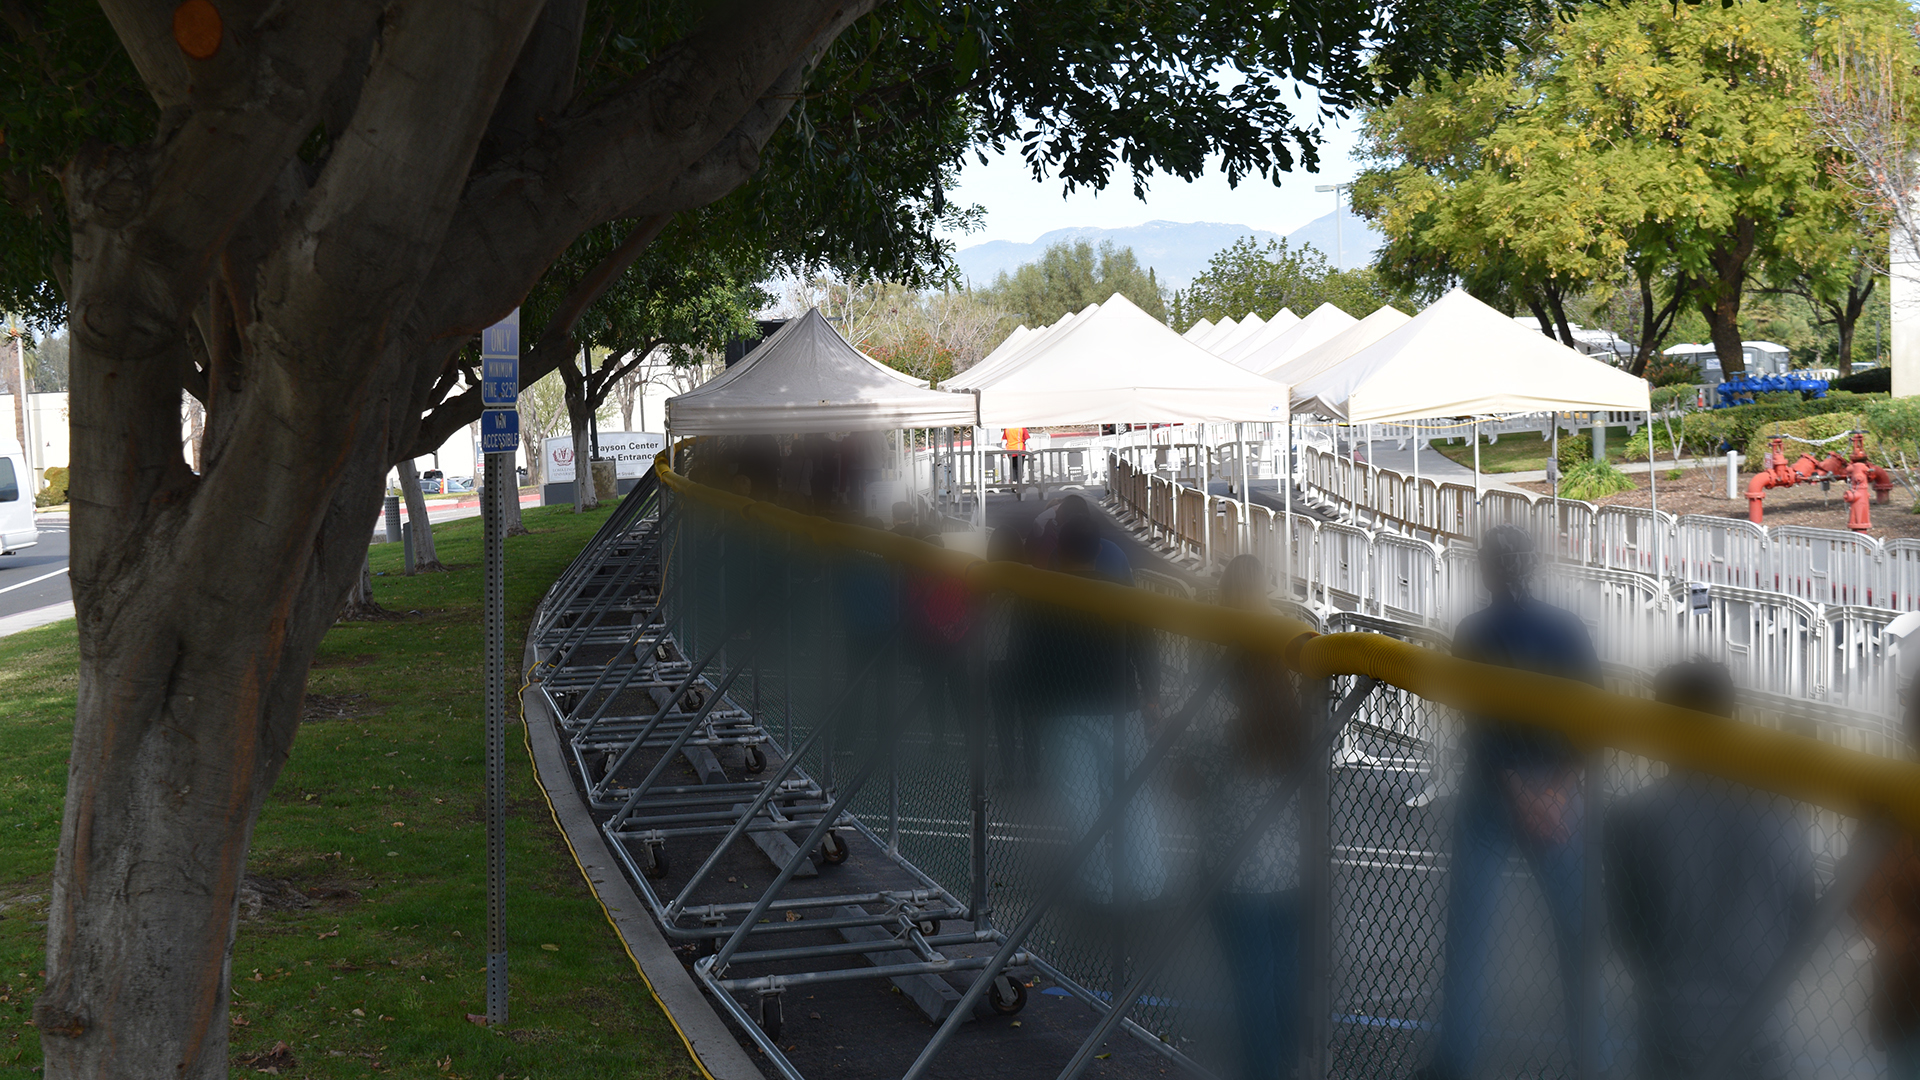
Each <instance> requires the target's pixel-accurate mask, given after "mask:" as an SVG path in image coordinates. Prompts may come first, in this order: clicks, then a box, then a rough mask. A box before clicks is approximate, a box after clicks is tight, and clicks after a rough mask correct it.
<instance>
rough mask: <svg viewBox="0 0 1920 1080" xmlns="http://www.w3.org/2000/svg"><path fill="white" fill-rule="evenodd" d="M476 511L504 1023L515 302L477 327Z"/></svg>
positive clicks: (493, 971)
mask: <svg viewBox="0 0 1920 1080" xmlns="http://www.w3.org/2000/svg"><path fill="white" fill-rule="evenodd" d="M480 374H481V381H480V400H481V404H483V405H484V406H485V407H486V411H485V412H484V413H483V414H482V415H481V419H480V451H481V453H482V455H483V456H484V459H485V477H484V479H483V481H482V482H483V483H484V484H485V485H486V487H485V490H484V492H483V493H482V505H481V508H480V510H481V514H482V516H483V525H482V531H483V534H484V546H485V549H486V550H485V560H484V561H485V563H486V595H485V601H486V650H487V656H486V681H487V686H486V699H487V796H486V803H487V1023H488V1024H504V1023H506V1022H507V693H508V688H509V686H510V685H511V684H509V683H508V682H507V557H506V535H507V504H506V501H505V500H507V499H509V498H513V499H517V498H519V497H520V488H519V485H518V484H516V483H514V481H513V476H514V470H513V452H514V448H515V447H517V446H519V444H520V414H519V413H518V412H516V411H515V410H514V404H515V402H516V400H517V399H518V398H519V396H520V309H519V308H515V309H514V310H513V314H511V315H509V316H507V317H506V318H504V319H502V320H500V321H499V322H497V323H494V324H493V325H492V326H489V327H487V328H486V329H485V330H483V331H481V333H480Z"/></svg>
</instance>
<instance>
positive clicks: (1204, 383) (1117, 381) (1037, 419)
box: [946, 293, 1288, 507]
mask: <svg viewBox="0 0 1920 1080" xmlns="http://www.w3.org/2000/svg"><path fill="white" fill-rule="evenodd" d="M984 367H985V365H984V364H981V365H976V366H975V367H973V368H970V369H968V370H967V371H963V372H961V373H960V374H958V375H956V376H954V377H953V378H951V379H949V380H947V383H946V385H947V386H948V387H950V388H953V389H957V390H971V391H974V392H976V394H977V395H978V396H979V399H980V422H981V423H983V424H989V425H992V426H994V427H1043V426H1048V425H1055V424H1130V423H1137V422H1143V421H1145V422H1156V421H1157V422H1167V423H1199V424H1207V423H1232V424H1236V425H1238V424H1242V423H1247V422H1253V423H1265V422H1269V421H1278V420H1284V419H1285V418H1286V416H1287V402H1288V396H1287V390H1286V387H1285V386H1283V385H1282V384H1279V383H1276V382H1273V381H1272V380H1270V379H1266V378H1263V377H1261V376H1259V375H1255V374H1253V373H1252V372H1249V371H1242V370H1241V369H1239V368H1237V367H1235V366H1233V365H1232V364H1230V363H1228V362H1226V361H1225V360H1222V359H1220V358H1219V357H1217V356H1215V355H1214V354H1212V353H1211V352H1208V351H1207V350H1206V349H1204V348H1202V347H1200V346H1199V345H1197V344H1195V343H1194V342H1192V341H1189V340H1187V339H1186V338H1183V337H1181V336H1180V334H1178V333H1177V332H1175V331H1174V330H1173V329H1172V328H1171V327H1169V326H1167V324H1165V323H1163V322H1161V321H1160V320H1158V319H1156V318H1154V317H1153V316H1151V315H1148V314H1147V313H1146V312H1144V311H1141V310H1140V309H1139V307H1137V306H1135V305H1134V304H1133V302H1132V301H1130V300H1128V299H1127V298H1126V297H1124V296H1122V295H1120V294H1119V293H1115V294H1114V295H1113V296H1112V297H1110V298H1109V299H1108V300H1107V301H1106V302H1105V303H1103V304H1100V305H1098V306H1097V307H1094V308H1090V309H1088V310H1086V311H1083V312H1081V313H1080V314H1079V315H1078V316H1077V317H1076V318H1075V319H1074V320H1073V321H1072V322H1071V323H1070V324H1067V325H1063V326H1060V327H1059V328H1058V329H1057V330H1056V331H1055V332H1054V333H1052V334H1050V335H1049V336H1048V337H1047V338H1046V340H1045V341H1044V342H1041V343H1038V344H1036V345H1034V346H1031V347H1030V348H1028V349H1027V350H1025V351H1023V352H1022V353H1021V354H1020V355H1019V356H1018V357H1017V358H1016V359H1015V360H1014V361H1013V362H1010V363H1005V364H1002V365H1000V366H998V367H997V368H996V369H994V370H990V371H983V370H982V368H984ZM979 444H980V442H979V440H978V439H976V440H975V445H976V446H978V445H979ZM1241 460H1242V462H1243V463H1244V461H1245V456H1244V454H1243V455H1242V458H1241ZM975 475H976V476H979V477H981V478H982V480H981V482H982V484H984V475H985V471H984V469H982V470H977V471H976V474H975ZM1241 499H1242V502H1244V501H1245V499H1246V491H1245V480H1244V477H1243V479H1242V483H1241ZM978 505H980V506H983V507H984V505H985V498H984V492H983V494H982V497H981V498H980V499H979V500H978Z"/></svg>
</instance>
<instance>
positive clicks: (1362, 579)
mask: <svg viewBox="0 0 1920 1080" xmlns="http://www.w3.org/2000/svg"><path fill="white" fill-rule="evenodd" d="M1317 533H1318V536H1317V542H1316V545H1315V552H1314V554H1315V558H1314V570H1315V573H1314V575H1313V583H1314V586H1315V587H1316V588H1317V590H1318V594H1317V596H1316V597H1315V599H1316V600H1317V601H1318V602H1319V603H1320V604H1321V605H1322V606H1324V607H1325V608H1328V609H1330V610H1335V611H1356V612H1361V613H1365V612H1366V610H1367V585H1368V579H1369V578H1370V577H1371V576H1372V570H1371V566H1372V559H1373V534H1371V533H1369V532H1367V530H1365V529H1361V528H1356V527H1355V526H1352V525H1338V524H1334V523H1332V522H1324V523H1322V524H1321V525H1320V527H1319V529H1318V530H1317Z"/></svg>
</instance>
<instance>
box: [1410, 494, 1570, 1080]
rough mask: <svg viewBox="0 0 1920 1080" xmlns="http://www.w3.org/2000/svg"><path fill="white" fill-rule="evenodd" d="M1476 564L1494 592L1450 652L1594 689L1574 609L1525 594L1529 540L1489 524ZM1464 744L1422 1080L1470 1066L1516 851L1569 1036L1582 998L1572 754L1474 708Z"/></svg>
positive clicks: (1463, 624) (1559, 742) (1438, 1079)
mask: <svg viewBox="0 0 1920 1080" xmlns="http://www.w3.org/2000/svg"><path fill="white" fill-rule="evenodd" d="M1479 561H1480V575H1481V579H1482V580H1483V581H1484V582H1485V584H1486V587H1487V592H1488V593H1489V594H1491V597H1492V599H1491V600H1490V601H1489V603H1488V604H1487V606H1486V607H1485V608H1482V609H1481V610H1479V611H1476V612H1474V613H1473V614H1471V615H1469V616H1467V617H1466V618H1465V619H1462V620H1461V621H1460V625H1459V627H1458V628H1457V629H1456V631H1455V632H1454V638H1453V652H1454V655H1455V656H1458V657H1461V658H1462V659H1466V660H1472V661H1476V662H1478V663H1483V664H1495V665H1498V666H1500V667H1509V668H1518V669H1520V670H1523V671H1530V672H1536V673H1539V674H1543V675H1554V676H1559V677H1562V678H1567V679H1577V680H1579V681H1581V682H1585V683H1590V684H1592V685H1595V686H1598V685H1599V684H1600V659H1599V656H1598V655H1597V654H1596V653H1595V652H1594V648H1593V640H1592V638H1591V637H1589V636H1588V634H1587V628H1586V626H1585V625H1584V624H1583V623H1581V621H1580V618H1579V616H1577V615H1575V614H1574V613H1573V612H1571V611H1567V610H1565V609H1564V608H1558V607H1554V606H1553V605H1551V604H1548V603H1545V602H1544V601H1541V600H1539V599H1537V598H1535V597H1534V596H1533V593H1532V590H1531V588H1530V584H1531V581H1532V578H1533V574H1534V569H1535V555H1534V545H1533V538H1532V537H1531V536H1530V535H1528V534H1527V532H1526V531H1525V530H1523V529H1520V528H1518V527H1516V526H1513V525H1497V526H1495V527H1494V528H1492V529H1489V530H1488V531H1487V533H1486V535H1485V536H1484V537H1483V538H1482V540H1481V543H1480V559H1479ZM1464 749H1465V751H1466V753H1465V758H1466V773H1465V775H1464V776H1463V777H1462V778H1461V783H1460V793H1459V795H1458V797H1457V801H1456V804H1455V807H1454V831H1453V858H1452V862H1451V863H1450V873H1449V880H1448V897H1447V943H1446V966H1445V969H1444V972H1443V974H1442V977H1441V1001H1440V1031H1439V1039H1438V1046H1437V1050H1436V1053H1435V1055H1434V1058H1433V1061H1432V1062H1431V1063H1430V1064H1429V1065H1428V1067H1427V1068H1426V1070H1425V1071H1424V1072H1423V1073H1422V1074H1421V1075H1422V1076H1423V1077H1424V1078H1426V1080H1456V1078H1457V1080H1464V1078H1466V1077H1468V1076H1471V1075H1472V1073H1473V1068H1474V1062H1475V1060H1476V1058H1477V1057H1478V1054H1479V1050H1480V1041H1481V1036H1482V1034H1483V1032H1484V1030H1485V1015H1484V1014H1485V1012H1486V1005H1487V996H1488V989H1489V985H1488V982H1489V980H1488V971H1487V969H1488V962H1489V960H1490V958H1491V954H1492V952H1493V946H1494V919H1495V913H1496V912H1497V911H1498V909H1499V906H1500V891H1501V882H1502V880H1503V878H1504V877H1505V874H1506V869H1507V861H1508V857H1509V855H1510V854H1511V853H1512V852H1513V851H1514V850H1516V849H1517V850H1518V851H1519V852H1520V854H1521V855H1522V856H1523V857H1524V858H1525V859H1526V862H1527V865H1528V867H1529V869H1530V870H1531V871H1532V873H1533V877H1534V880H1535V881H1537V882H1538V883H1539V885H1540V891H1541V893H1542V894H1543V895H1544V896H1545V898H1546V906H1547V910H1548V913H1549V917H1550V919H1551V921H1552V924H1553V937H1554V944H1555V946H1556V952H1557V953H1558V955H1559V966H1560V976H1561V986H1562V990H1563V997H1564V998H1565V1000H1566V1001H1567V1003H1568V1030H1569V1032H1570V1033H1571V1032H1573V1031H1575V1030H1577V1027H1576V1025H1575V1024H1574V1023H1573V1018H1572V1010H1573V1007H1574V1003H1575V1002H1577V1001H1578V1000H1579V999H1580V997H1581V995H1579V994H1577V993H1576V992H1575V981H1576V973H1577V972H1578V971H1579V970H1580V965H1579V960H1578V956H1579V952H1580V925H1581V922H1580V920H1581V913H1580V908H1581V901H1582V892H1583V884H1582V872H1583V843H1582V833H1581V815H1582V811H1583V806H1582V800H1581V777H1582V768H1581V766H1582V761H1581V756H1580V754H1579V752H1578V751H1577V750H1575V749H1574V747H1573V746H1572V745H1571V744H1570V743H1568V742H1567V740H1566V739H1564V738H1562V737H1561V736H1560V735H1558V734H1556V733H1553V732H1550V731H1543V730H1541V729H1539V728H1533V727H1526V726H1522V725H1518V724H1512V723H1505V722H1500V721H1495V720H1491V719H1489V718H1486V717H1473V716H1470V717H1468V718H1467V732H1466V739H1465V747H1464ZM1590 1037H1597V1032H1596V1033H1595V1035H1594V1036H1590ZM1571 1039H1572V1035H1571V1034H1570V1035H1569V1044H1570V1045H1571Z"/></svg>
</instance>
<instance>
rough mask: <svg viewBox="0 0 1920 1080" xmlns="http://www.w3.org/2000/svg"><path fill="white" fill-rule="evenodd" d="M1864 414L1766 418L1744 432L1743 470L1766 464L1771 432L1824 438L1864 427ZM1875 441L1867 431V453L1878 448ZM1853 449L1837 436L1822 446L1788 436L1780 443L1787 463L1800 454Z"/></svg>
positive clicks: (1817, 455)
mask: <svg viewBox="0 0 1920 1080" xmlns="http://www.w3.org/2000/svg"><path fill="white" fill-rule="evenodd" d="M1866 426H1867V422H1866V417H1864V416H1862V415H1860V414H1859V413H1827V414H1825V415H1822V416H1809V417H1805V418H1803V419H1799V420H1770V421H1768V422H1766V423H1764V424H1761V425H1759V426H1758V427H1756V428H1754V429H1753V431H1752V433H1751V434H1749V435H1748V436H1747V443H1746V447H1745V450H1744V452H1745V453H1746V455H1747V471H1748V472H1759V471H1760V470H1761V469H1762V468H1764V467H1765V466H1766V454H1767V449H1768V443H1769V441H1770V440H1771V437H1772V436H1774V435H1793V436H1797V437H1798V438H1802V439H1825V438H1829V437H1831V436H1834V435H1841V434H1844V433H1846V432H1849V431H1852V430H1853V429H1854V428H1857V427H1866ZM1878 448H1879V447H1878V441H1877V440H1876V439H1875V438H1874V437H1873V435H1872V433H1871V431H1869V433H1868V435H1867V454H1868V455H1869V456H1872V455H1873V454H1874V453H1875V451H1876V450H1877V449H1878ZM1852 449H1853V444H1852V443H1851V442H1849V441H1848V440H1846V439H1839V440H1836V441H1834V442H1830V443H1826V444H1824V445H1822V446H1808V445H1807V444H1805V443H1797V442H1794V441H1793V440H1792V439H1788V440H1787V441H1786V443H1785V444H1784V445H1783V446H1782V447H1781V452H1782V453H1784V454H1785V455H1786V457H1787V462H1788V464H1792V463H1793V462H1795V461H1798V460H1800V455H1801V454H1812V455H1813V456H1814V457H1815V458H1816V459H1820V460H1824V459H1825V458H1826V456H1827V455H1828V454H1829V453H1832V452H1834V451H1838V452H1839V453H1840V455H1841V456H1842V457H1845V456H1846V455H1847V454H1848V453H1849V452H1851V451H1852Z"/></svg>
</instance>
